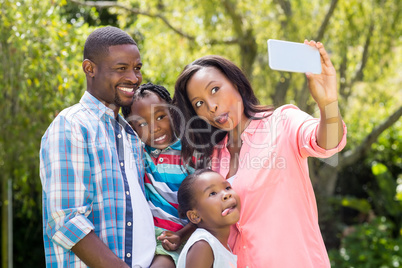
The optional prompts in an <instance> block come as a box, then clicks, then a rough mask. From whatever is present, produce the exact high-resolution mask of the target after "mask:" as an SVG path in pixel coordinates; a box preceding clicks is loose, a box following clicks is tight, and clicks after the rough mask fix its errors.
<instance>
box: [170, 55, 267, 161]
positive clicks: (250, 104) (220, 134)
mask: <svg viewBox="0 0 402 268" xmlns="http://www.w3.org/2000/svg"><path fill="white" fill-rule="evenodd" d="M207 67H214V68H216V69H217V70H219V71H220V72H222V74H224V75H225V76H226V77H227V78H228V79H229V80H230V81H231V82H232V84H233V86H234V87H235V88H236V89H237V90H238V92H239V93H240V96H241V98H242V101H243V106H244V114H245V115H246V116H247V118H250V119H258V118H256V117H254V115H255V114H256V113H259V112H264V111H272V110H273V109H274V108H273V107H272V106H262V105H259V101H258V99H257V97H256V96H255V94H254V91H253V88H252V87H251V84H250V82H249V80H248V79H247V77H246V75H245V74H244V73H243V72H242V70H240V68H239V67H237V66H236V65H235V64H234V63H233V62H231V61H230V60H228V59H225V58H223V57H221V56H217V55H210V56H205V57H202V58H199V59H197V60H195V61H194V62H192V63H190V64H189V65H187V66H186V67H185V68H184V70H183V71H182V73H181V74H180V76H179V78H178V79H177V81H176V85H175V94H174V98H173V104H174V105H176V107H178V109H180V111H181V113H180V114H178V113H176V114H175V115H174V117H173V121H174V124H175V125H176V129H177V130H179V131H180V132H179V133H177V134H176V135H177V136H178V137H180V138H181V140H182V145H183V147H182V158H183V159H190V160H191V159H192V156H193V155H194V154H195V153H199V156H198V157H196V158H197V159H199V161H197V163H191V162H190V163H189V164H191V165H193V166H196V167H206V166H207V165H208V162H209V158H210V156H211V154H212V151H213V148H214V146H215V145H216V144H217V143H218V142H220V141H221V140H222V139H223V138H224V137H225V135H226V134H227V132H226V131H223V130H220V129H218V128H215V127H213V126H211V125H209V124H208V123H207V122H205V121H204V120H202V119H201V118H200V117H198V116H197V113H196V112H195V111H194V108H193V106H192V105H191V103H190V101H189V99H188V95H187V84H188V82H189V80H190V79H191V78H192V76H193V75H194V74H195V73H197V72H198V71H199V70H201V69H203V68H207ZM183 119H184V120H183ZM200 129H202V131H197V130H200ZM207 129H210V131H206V130H207Z"/></svg>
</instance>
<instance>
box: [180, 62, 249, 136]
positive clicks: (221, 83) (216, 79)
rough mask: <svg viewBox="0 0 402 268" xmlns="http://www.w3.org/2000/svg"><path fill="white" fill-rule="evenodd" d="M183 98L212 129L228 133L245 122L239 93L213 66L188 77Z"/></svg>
mask: <svg viewBox="0 0 402 268" xmlns="http://www.w3.org/2000/svg"><path fill="white" fill-rule="evenodd" d="M187 95H188V98H189V101H190V103H191V104H192V106H193V108H194V111H195V112H196V113H197V115H198V116H200V117H201V118H203V119H204V120H205V121H206V122H208V123H209V124H211V125H212V126H214V127H216V128H219V129H223V130H225V131H231V130H233V129H234V128H235V127H237V125H238V124H239V123H241V122H242V121H243V120H244V122H246V121H247V117H246V116H245V114H244V106H243V100H242V98H241V96H240V93H239V91H238V90H237V88H236V87H235V86H234V85H233V84H232V83H231V82H230V81H229V79H228V78H227V77H226V76H225V75H224V74H223V73H222V72H221V71H219V70H218V69H216V68H214V67H206V68H202V69H200V70H199V71H197V72H196V73H195V74H194V75H193V76H192V77H191V78H190V80H189V81H188V83H187Z"/></svg>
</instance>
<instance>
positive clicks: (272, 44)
mask: <svg viewBox="0 0 402 268" xmlns="http://www.w3.org/2000/svg"><path fill="white" fill-rule="evenodd" d="M268 62H269V67H270V68H271V69H273V70H278V71H287V72H297V73H307V72H310V73H313V74H320V73H321V60H320V52H319V51H318V49H317V48H315V47H311V46H309V45H306V44H304V43H295V42H289V41H282V40H275V39H269V40H268Z"/></svg>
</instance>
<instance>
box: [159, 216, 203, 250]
mask: <svg viewBox="0 0 402 268" xmlns="http://www.w3.org/2000/svg"><path fill="white" fill-rule="evenodd" d="M195 229H197V227H196V226H195V225H194V224H192V223H191V222H190V223H188V224H187V225H186V226H184V227H183V228H182V229H180V230H179V231H177V232H172V231H164V232H163V233H162V234H161V235H160V236H158V237H157V239H158V240H159V241H162V246H163V248H164V249H166V250H169V251H172V250H177V249H178V248H179V247H180V245H181V244H182V243H183V241H185V240H187V239H188V238H189V237H190V235H191V234H192V233H193V232H194V231H195Z"/></svg>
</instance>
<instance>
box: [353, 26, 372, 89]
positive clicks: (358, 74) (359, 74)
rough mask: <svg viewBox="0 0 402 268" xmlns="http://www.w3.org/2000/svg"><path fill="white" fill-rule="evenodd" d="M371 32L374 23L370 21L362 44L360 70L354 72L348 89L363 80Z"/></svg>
mask: <svg viewBox="0 0 402 268" xmlns="http://www.w3.org/2000/svg"><path fill="white" fill-rule="evenodd" d="M373 31H374V21H373V20H372V21H371V23H370V27H369V30H368V33H367V37H366V42H365V43H364V50H363V55H362V60H361V64H360V68H359V70H358V71H357V72H356V75H355V77H354V78H353V80H352V81H351V83H350V87H351V86H352V85H353V84H354V83H355V82H357V81H362V80H363V70H364V68H365V67H366V64H367V60H368V58H369V53H368V51H369V47H370V44H371V37H372V35H373Z"/></svg>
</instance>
